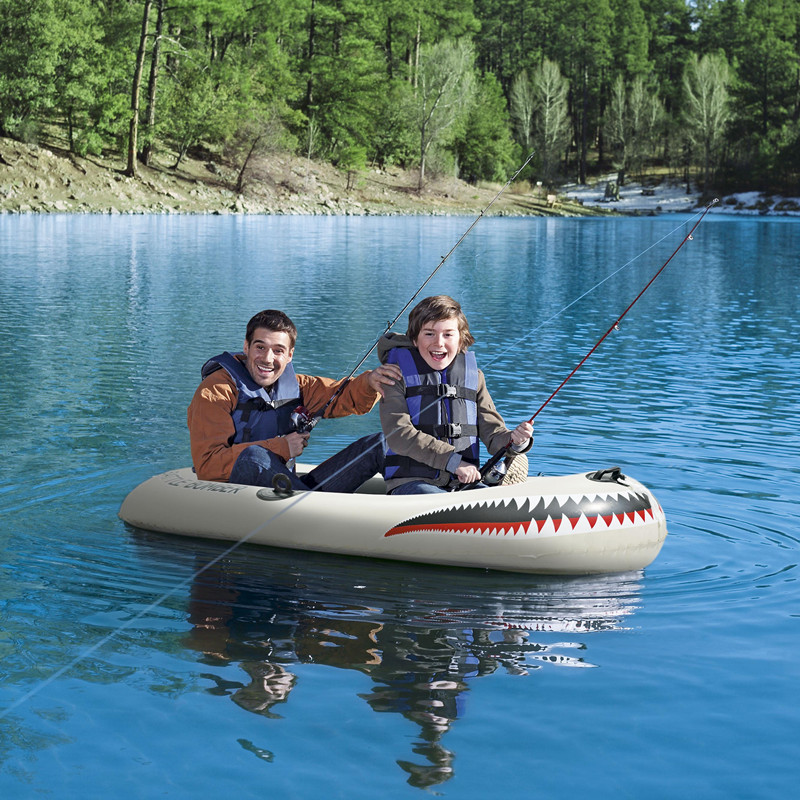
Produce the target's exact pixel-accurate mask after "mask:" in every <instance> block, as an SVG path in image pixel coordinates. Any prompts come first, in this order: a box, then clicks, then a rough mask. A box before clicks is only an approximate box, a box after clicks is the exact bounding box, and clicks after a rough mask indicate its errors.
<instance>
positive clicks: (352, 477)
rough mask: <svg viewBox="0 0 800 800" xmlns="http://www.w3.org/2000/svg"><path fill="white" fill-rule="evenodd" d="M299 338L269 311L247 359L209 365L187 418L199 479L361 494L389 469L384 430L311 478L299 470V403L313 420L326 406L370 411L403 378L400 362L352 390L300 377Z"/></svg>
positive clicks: (303, 439) (251, 332) (226, 357)
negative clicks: (280, 482)
mask: <svg viewBox="0 0 800 800" xmlns="http://www.w3.org/2000/svg"><path fill="white" fill-rule="evenodd" d="M296 341H297V328H296V327H295V325H294V323H293V322H292V321H291V320H290V319H289V317H287V316H286V314H284V313H283V312H282V311H275V310H272V309H268V310H266V311H261V312H259V313H258V314H256V315H255V316H254V317H253V318H252V319H251V320H250V321H249V322H248V323H247V331H246V334H245V341H244V352H243V353H242V354H239V355H232V354H231V353H222V354H220V355H219V356H216V357H214V358H212V359H210V360H209V361H207V362H206V363H205V365H204V366H203V369H202V375H203V380H202V382H201V384H200V386H198V388H197V390H196V391H195V393H194V397H193V398H192V402H191V404H190V405H189V410H188V413H187V422H188V425H189V437H190V443H191V451H192V463H193V464H194V469H195V472H196V474H197V477H198V478H200V479H201V480H209V481H230V482H231V483H245V484H251V485H255V486H272V480H273V478H274V476H275V475H277V474H283V475H286V476H287V477H288V479H289V481H290V482H291V485H292V487H293V488H295V489H318V490H320V491H326V492H353V491H355V490H356V489H357V488H358V487H359V486H360V485H361V484H362V483H363V482H364V481H365V480H367V479H368V478H370V477H372V476H373V475H374V474H376V473H379V472H382V471H383V466H384V458H385V455H386V444H385V441H384V439H383V434H380V433H377V434H372V435H370V436H364V437H362V438H361V439H358V440H357V441H355V442H353V443H352V444H351V445H349V446H348V447H346V448H344V450H341V451H340V452H338V453H337V454H336V455H334V456H332V457H331V458H329V459H328V460H327V461H325V462H323V463H322V464H320V465H319V466H318V467H316V468H315V469H313V470H312V471H311V472H309V473H308V474H307V475H304V476H302V477H300V476H298V475H297V474H296V473H295V471H294V469H293V464H294V459H295V458H296V457H297V456H299V455H301V454H302V452H303V449H304V448H305V446H306V445H307V444H308V439H309V436H310V432H302V431H298V430H297V429H296V425H295V422H294V421H293V420H292V414H293V412H294V411H295V409H296V408H297V407H298V406H305V408H306V409H307V410H308V412H309V414H310V415H311V416H316V415H318V414H319V413H320V412H322V410H323V408H324V409H325V412H324V416H325V417H346V416H348V415H350V414H366V413H367V412H369V411H370V410H371V409H372V407H373V406H374V405H375V403H376V402H377V400H378V395H379V394H380V395H383V392H384V390H385V387H386V386H390V385H392V384H394V382H395V381H397V380H400V379H401V378H402V372H401V371H400V369H399V367H397V366H396V365H394V364H391V365H388V364H387V365H382V366H380V367H378V368H377V369H375V370H368V371H367V372H363V373H362V374H361V375H358V376H357V377H355V378H353V379H352V380H350V381H349V382H347V384H346V385H344V386H343V384H344V383H345V381H344V380H340V381H335V380H333V379H331V378H321V377H313V376H309V375H298V374H296V373H295V371H294V367H293V365H292V357H293V355H294V346H295V342H296ZM340 389H341V391H340ZM337 393H338V394H337ZM334 395H336V399H335V400H334V401H333V403H331V405H330V406H328V407H327V408H326V404H327V403H328V401H329V400H330V399H331V398H332V397H334Z"/></svg>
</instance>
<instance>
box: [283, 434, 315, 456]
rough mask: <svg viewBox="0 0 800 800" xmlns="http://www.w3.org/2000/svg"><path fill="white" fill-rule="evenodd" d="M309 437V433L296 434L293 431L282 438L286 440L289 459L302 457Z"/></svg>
mask: <svg viewBox="0 0 800 800" xmlns="http://www.w3.org/2000/svg"><path fill="white" fill-rule="evenodd" d="M309 436H311V434H310V433H298V432H297V431H293V432H292V433H287V434H286V436H284V437H283V438H284V439H286V444H288V445H289V457H290V458H297V457H298V456H301V455H303V449H304V448H305V446H306V445H307V444H308V437H309Z"/></svg>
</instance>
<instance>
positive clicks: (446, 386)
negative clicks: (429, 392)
mask: <svg viewBox="0 0 800 800" xmlns="http://www.w3.org/2000/svg"><path fill="white" fill-rule="evenodd" d="M436 396H437V397H458V386H456V385H455V384H452V383H440V384H439V385H438V386H437V387H436Z"/></svg>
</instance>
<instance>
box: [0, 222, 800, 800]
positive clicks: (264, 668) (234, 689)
mask: <svg viewBox="0 0 800 800" xmlns="http://www.w3.org/2000/svg"><path fill="white" fill-rule="evenodd" d="M693 220H694V218H692V217H690V216H688V215H686V216H663V217H655V218H641V219H630V218H628V219H613V220H609V219H595V220H590V219H588V220H564V219H492V218H489V219H485V220H482V221H481V222H480V224H479V225H478V226H477V227H476V228H475V229H474V231H473V232H472V233H471V234H470V236H469V237H468V238H467V240H466V241H465V242H464V243H463V244H462V245H461V246H460V247H459V248H458V249H457V250H456V252H455V254H454V255H453V256H452V257H451V259H450V260H449V261H448V262H447V263H446V264H445V266H444V267H443V268H442V269H441V270H440V271H439V273H438V274H437V276H436V277H435V278H434V280H433V281H432V282H431V284H430V285H429V286H428V287H427V289H426V290H425V292H424V293H423V295H422V296H426V295H428V294H435V293H441V292H445V293H449V294H452V295H454V296H455V297H457V298H458V299H459V300H460V301H461V303H462V304H463V307H464V309H465V311H466V313H467V316H468V317H469V319H470V323H471V326H472V329H473V332H474V334H475V336H476V339H477V340H478V341H477V344H476V346H475V348H474V349H475V351H476V354H477V357H478V363H479V364H480V365H481V366H482V368H483V369H484V371H485V372H486V376H487V382H488V385H489V387H490V389H491V391H492V394H493V396H494V399H495V401H496V403H497V405H498V407H499V409H500V410H501V412H502V413H503V415H504V416H505V418H506V421H507V422H509V423H510V424H511V425H512V426H513V425H515V424H517V422H519V421H520V420H521V419H524V418H527V417H529V416H530V415H531V414H532V413H533V411H534V410H535V409H536V408H538V407H539V405H540V404H541V403H542V402H543V401H544V400H545V398H547V396H548V395H549V394H550V393H551V392H552V391H553V390H554V389H555V387H556V386H558V384H559V383H560V382H561V381H562V380H563V379H564V378H565V377H566V376H567V374H568V373H569V372H570V370H571V369H572V368H573V367H574V366H575V365H576V364H577V363H578V362H579V361H580V359H581V358H583V356H584V355H585V354H586V353H587V352H588V351H589V350H590V348H591V347H592V346H593V345H594V344H595V342H596V341H597V340H598V339H599V338H600V336H602V334H603V333H604V332H605V331H606V330H607V329H608V327H609V326H610V325H611V323H612V322H613V321H614V319H616V318H617V316H619V314H620V313H621V312H622V311H623V310H624V309H625V307H626V306H627V305H628V303H630V301H631V300H633V298H634V297H635V296H636V295H637V294H638V292H639V291H640V290H641V288H642V287H643V286H644V285H645V284H646V283H647V281H648V280H649V279H650V277H651V276H652V275H653V274H654V273H655V272H656V271H657V270H658V268H659V267H660V266H661V265H662V264H663V263H664V261H665V260H666V259H667V258H668V257H669V255H670V253H672V251H673V250H674V248H675V247H676V246H677V245H678V243H679V242H680V240H681V238H683V236H684V235H685V232H686V230H687V226H688V225H690V224H691V223H692V222H693ZM471 221H472V220H471V219H470V218H466V217H455V218H426V217H425V218H423V217H420V218H411V219H406V218H355V217H351V218H295V217H285V218H284V217H277V218H273V217H262V218H258V217H253V218H248V217H211V216H209V217H163V216H158V217H148V216H139V217H135V216H131V217H102V216H79V217H69V216H44V217H33V216H22V217H20V216H15V217H11V216H0V341H2V344H3V350H4V352H5V354H6V355H5V358H4V359H3V362H2V366H1V367H0V371H2V380H0V441H1V442H2V459H1V460H0V796H2V797H3V798H28V797H51V798H75V797H84V798H110V797H116V798H123V800H126V799H127V798H144V799H145V800H150V798H153V797H170V798H194V799H196V798H216V797H219V796H222V794H223V793H225V795H226V796H227V795H233V796H236V797H240V798H259V799H260V798H263V797H275V798H302V800H306V798H319V797H326V798H329V797H336V798H348V799H350V798H370V800H372V798H376V797H380V798H420V797H423V796H425V795H426V794H427V795H432V796H440V797H452V798H459V800H460V799H462V798H469V799H470V800H471V799H472V798H475V799H476V800H477V799H479V798H486V797H500V798H527V797H549V798H553V797H578V798H615V799H617V798H637V799H638V798H642V797H653V798H679V797H680V798H685V797H692V798H726V799H729V798H747V799H748V800H749V799H751V798H780V797H787V796H790V795H793V794H794V792H795V791H796V788H797V782H798V780H800V758H798V730H799V729H800V710H798V705H797V692H798V684H799V681H800V646H799V645H798V642H800V618H799V617H800V586H799V585H798V568H797V562H798V541H799V540H800V510H799V507H800V489H799V488H798V487H799V486H800V447H799V445H800V437H799V436H798V424H800V404H799V403H798V396H800V355H798V341H800V307H799V306H800V302H799V301H798V297H799V296H800V258H799V257H798V254H800V223H798V222H797V221H790V220H785V219H777V218H776V219H765V218H747V219H743V218H735V217H730V216H725V215H723V214H719V213H714V212H712V213H710V214H709V215H708V216H707V217H706V219H705V220H704V221H703V223H702V224H701V225H700V227H699V228H698V229H697V231H696V233H695V236H694V239H693V241H690V242H688V243H687V244H686V246H685V247H684V248H683V249H682V250H681V251H680V253H679V254H678V255H677V256H676V257H675V259H674V260H673V261H672V262H670V264H669V266H668V267H667V269H666V270H665V271H664V273H663V274H662V275H661V276H660V277H659V278H658V280H657V281H656V282H655V283H654V284H653V286H652V287H651V288H650V289H649V290H648V292H647V293H646V294H645V295H644V296H643V297H642V299H641V300H640V301H639V302H638V303H637V304H636V305H635V306H634V308H633V310H632V311H631V312H630V313H629V314H628V315H627V316H626V317H625V319H624V320H623V322H622V325H621V326H620V328H621V329H620V330H619V331H618V332H614V333H613V335H612V336H610V337H609V338H608V339H607V340H606V341H605V342H604V343H603V345H602V346H601V347H600V348H599V349H598V350H597V352H596V353H595V354H594V355H593V356H592V357H591V358H590V359H589V360H588V361H587V363H586V364H585V365H584V367H583V368H582V369H581V370H580V371H579V372H578V373H577V374H576V376H575V378H573V379H572V380H571V381H570V382H569V383H568V384H567V385H566V386H565V388H564V389H563V390H562V391H561V392H560V393H559V394H558V395H557V397H556V398H555V399H554V400H553V401H552V402H551V403H550V404H549V405H548V406H547V408H546V409H545V410H544V411H543V412H542V413H541V414H540V415H539V416H538V417H537V419H536V444H535V449H534V451H533V452H532V454H531V459H530V460H531V470H532V471H534V472H544V473H547V474H559V473H564V472H578V471H584V470H587V469H594V468H600V467H606V466H612V465H620V466H622V467H623V470H624V471H625V472H627V473H629V474H631V475H633V476H634V477H636V478H638V479H639V480H641V481H642V482H643V483H644V484H645V485H647V486H648V487H649V488H650V489H651V490H652V491H653V492H654V493H655V494H656V496H657V497H658V499H659V501H660V503H661V505H662V506H663V508H664V510H665V512H666V515H667V522H668V528H669V536H668V537H667V541H666V543H665V545H664V548H663V550H662V551H661V554H660V555H659V557H658V558H657V559H656V561H655V562H654V563H653V564H652V565H651V566H650V567H648V568H647V569H646V570H644V571H643V572H641V573H635V574H625V575H615V576H603V577H590V578H552V577H551V578H540V577H536V576H524V575H513V574H502V573H490V572H484V571H480V570H460V569H452V568H437V567H431V566H419V565H412V564H399V563H383V562H375V561H369V560H366V559H363V560H362V559H351V558H344V557H337V556H328V555H317V554H310V553H301V552H290V551H280V550H271V549H267V548H258V547H255V546H242V547H240V548H238V549H235V550H233V551H231V552H229V553H226V552H225V551H226V549H227V547H228V546H227V545H225V544H217V543H215V542H207V541H195V540H192V539H181V538H177V537H170V536H163V535H156V534H151V533H146V532H143V531H138V530H135V529H132V528H129V527H127V526H126V525H124V524H123V523H122V522H121V521H120V520H119V519H118V518H117V510H118V508H119V505H120V503H121V501H122V499H123V498H124V496H125V495H126V493H127V492H128V491H130V490H131V489H132V488H133V487H134V486H135V485H136V484H138V483H139V482H141V481H142V480H144V479H146V478H148V477H149V476H151V475H152V474H154V473H157V472H162V471H164V470H167V469H170V468H173V467H177V466H183V465H186V464H187V463H188V461H189V456H188V434H187V431H186V424H185V413H186V406H187V404H188V402H189V400H190V398H191V395H192V392H193V390H194V388H195V386H196V385H197V382H198V379H199V369H200V366H201V364H202V363H203V361H204V360H205V359H206V358H207V357H208V356H210V355H213V354H215V353H217V352H219V351H221V350H223V349H233V348H237V347H239V346H240V345H241V341H242V339H243V334H244V327H245V323H246V321H247V319H249V317H250V316H251V315H252V314H253V313H255V312H256V311H258V310H261V309H262V308H267V307H277V308H282V309H284V310H286V311H287V312H288V313H289V315H290V316H291V317H292V318H293V319H294V321H295V322H296V323H297V325H298V328H299V329H300V339H299V342H298V348H297V350H296V352H295V366H296V367H297V369H298V371H302V372H306V373H316V374H324V375H331V376H341V375H345V374H347V373H348V372H349V371H350V369H351V368H352V367H353V366H354V365H355V364H356V363H357V362H358V360H359V358H360V357H361V355H362V354H363V353H364V352H365V351H366V350H367V348H368V347H369V346H370V345H371V344H372V342H373V341H374V340H375V339H376V338H377V336H378V335H379V334H380V333H381V332H382V331H383V329H384V327H385V325H386V321H387V320H390V319H392V318H393V317H394V316H395V315H396V314H397V313H398V312H399V311H400V309H401V308H402V307H403V305H404V304H405V302H406V301H407V300H408V299H409V297H411V296H412V295H413V294H414V292H415V291H416V290H417V288H418V287H419V285H420V284H421V283H422V281H423V280H424V278H425V277H426V276H427V275H428V274H429V273H430V271H431V270H432V269H433V268H434V267H435V266H436V265H437V264H438V263H439V259H440V258H441V256H442V255H444V253H445V252H447V250H449V249H450V247H451V246H452V245H453V244H454V243H455V242H456V241H457V240H458V238H459V237H460V236H461V234H462V233H463V232H464V231H465V230H466V228H467V227H468V225H469V224H470V223H471ZM404 328H405V319H403V320H401V322H400V323H399V324H398V329H399V330H404ZM374 364H375V361H374V356H373V357H371V359H370V361H369V362H368V366H374ZM378 425H379V422H378V419H377V412H375V413H373V414H371V415H369V416H367V417H364V418H360V419H355V418H351V419H347V420H338V421H332V422H325V423H322V424H320V425H319V426H317V428H316V429H315V432H314V437H313V445H312V447H310V448H309V450H308V451H307V460H310V461H315V460H320V459H322V458H325V457H327V456H328V455H330V454H332V453H333V452H335V451H336V450H337V449H339V448H340V447H342V446H343V445H344V444H346V443H347V442H349V441H351V440H352V439H353V438H355V437H356V436H359V435H362V434H365V433H368V432H371V431H373V430H377V428H378Z"/></svg>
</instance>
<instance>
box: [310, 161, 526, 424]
mask: <svg viewBox="0 0 800 800" xmlns="http://www.w3.org/2000/svg"><path fill="white" fill-rule="evenodd" d="M535 152H536V151H532V152H531V154H530V155H529V156H528V157H527V158H526V159H525V162H524V163H523V164H522V166H521V167H520V168H519V169H518V170H517V171H516V172H515V173H514V174H513V175H512V176H511V177H510V178H509V179H508V180H507V181H506V182H505V183H504V184H503V186H502V188H501V189H500V191H499V192H497V194H496V195H495V196H494V197H493V198H492V199H491V201H490V202H489V204H488V205H487V206H486V207H485V208H484V209H483V210H482V211H481V212H480V213H479V214H478V216H477V217H475V219H474V220H473V221H472V224H471V225H470V226H469V227H468V228H467V229H466V230H465V231H464V233H462V234H461V238H459V240H458V241H457V242H456V243H455V244H454V245H453V246H452V247H451V248H450V250H448V251H447V253H446V254H445V255H443V256H442V258H441V261H439V263H438V264H437V266H436V268H435V269H434V270H433V272H431V274H430V275H428V277H427V278H425V280H424V281H423V282H422V284H421V285H420V287H419V289H417V291H416V292H414V294H413V295H411V298H410V299H409V301H408V302H407V303H406V304H405V305H404V306H403V307H402V308H401V309H400V311H399V312H398V313H397V315H396V316H395V318H394V319H392V320H389V321H388V322H387V323H386V328H385V329H384V330H383V332H382V333H381V334H380V336H378V337H377V338H376V339H375V341H374V342H373V343H372V345H371V347H370V348H369V350H367V352H366V353H364V356H363V357H362V359H361V360H360V361H359V362H358V364H356V365H355V366H354V367H353V369H352V370H350V374H349V375H348V376H347V377H346V378H345V379H344V380H343V381H342V383H341V385H340V386H339V388H338V389H337V390H336V391H335V392H334V393H333V395H331V398H330V399H329V400H328V402H327V403H325V405H324V406H323V407H322V410H321V411H320V412H319V413H318V414H317V417H318V418H319V419H321V418H322V417H324V416H325V412H326V411H327V410H328V408H330V406H332V405H333V403H334V402H335V401H336V399H337V398H338V397H339V395H340V394H341V393H342V392H343V391H344V389H345V387H346V386H347V384H348V383H350V381H351V380H352V379H353V376H354V375H355V374H356V372H358V370H359V369H361V367H362V366H363V365H364V362H365V361H366V360H367V359H368V358H369V357H370V355H371V354H372V351H373V350H374V349H375V348H376V347H377V346H378V342H379V341H380V340H381V338H382V337H383V336H386V334H387V333H389V331H390V330H391V329H392V328H393V327H394V326H395V324H396V323H397V320H399V319H400V317H402V316H403V314H405V312H406V311H407V310H408V308H409V307H410V306H411V304H412V303H413V302H414V301H415V300H416V299H417V297H419V295H420V293H421V292H422V290H423V289H424V288H425V287H426V286H427V285H428V284H429V283H430V282H431V280H432V279H433V276H434V275H436V273H437V272H438V271H439V270H440V269H441V268H442V267H443V266H444V264H445V262H446V261H447V259H448V258H450V256H451V255H453V253H454V252H455V251H456V249H457V248H458V246H459V245H460V244H461V242H463V241H464V239H466V238H467V236H469V234H470V232H471V231H472V229H473V228H474V227H475V226H476V225H477V224H478V222H480V220H481V219H483V217H484V216H485V215H486V212H487V211H488V210H489V209H490V208H491V207H492V206H493V205H494V204H495V202H496V201H497V199H498V198H499V197H500V195H502V194H503V192H505V190H506V189H507V188H508V187H509V186H511V184H512V183H513V182H514V181H515V180H516V179H517V177H518V176H519V174H520V173H521V172H522V170H524V169H525V167H527V166H528V164H529V163H530V161H531V159H532V158H533V156H534V154H535Z"/></svg>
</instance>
